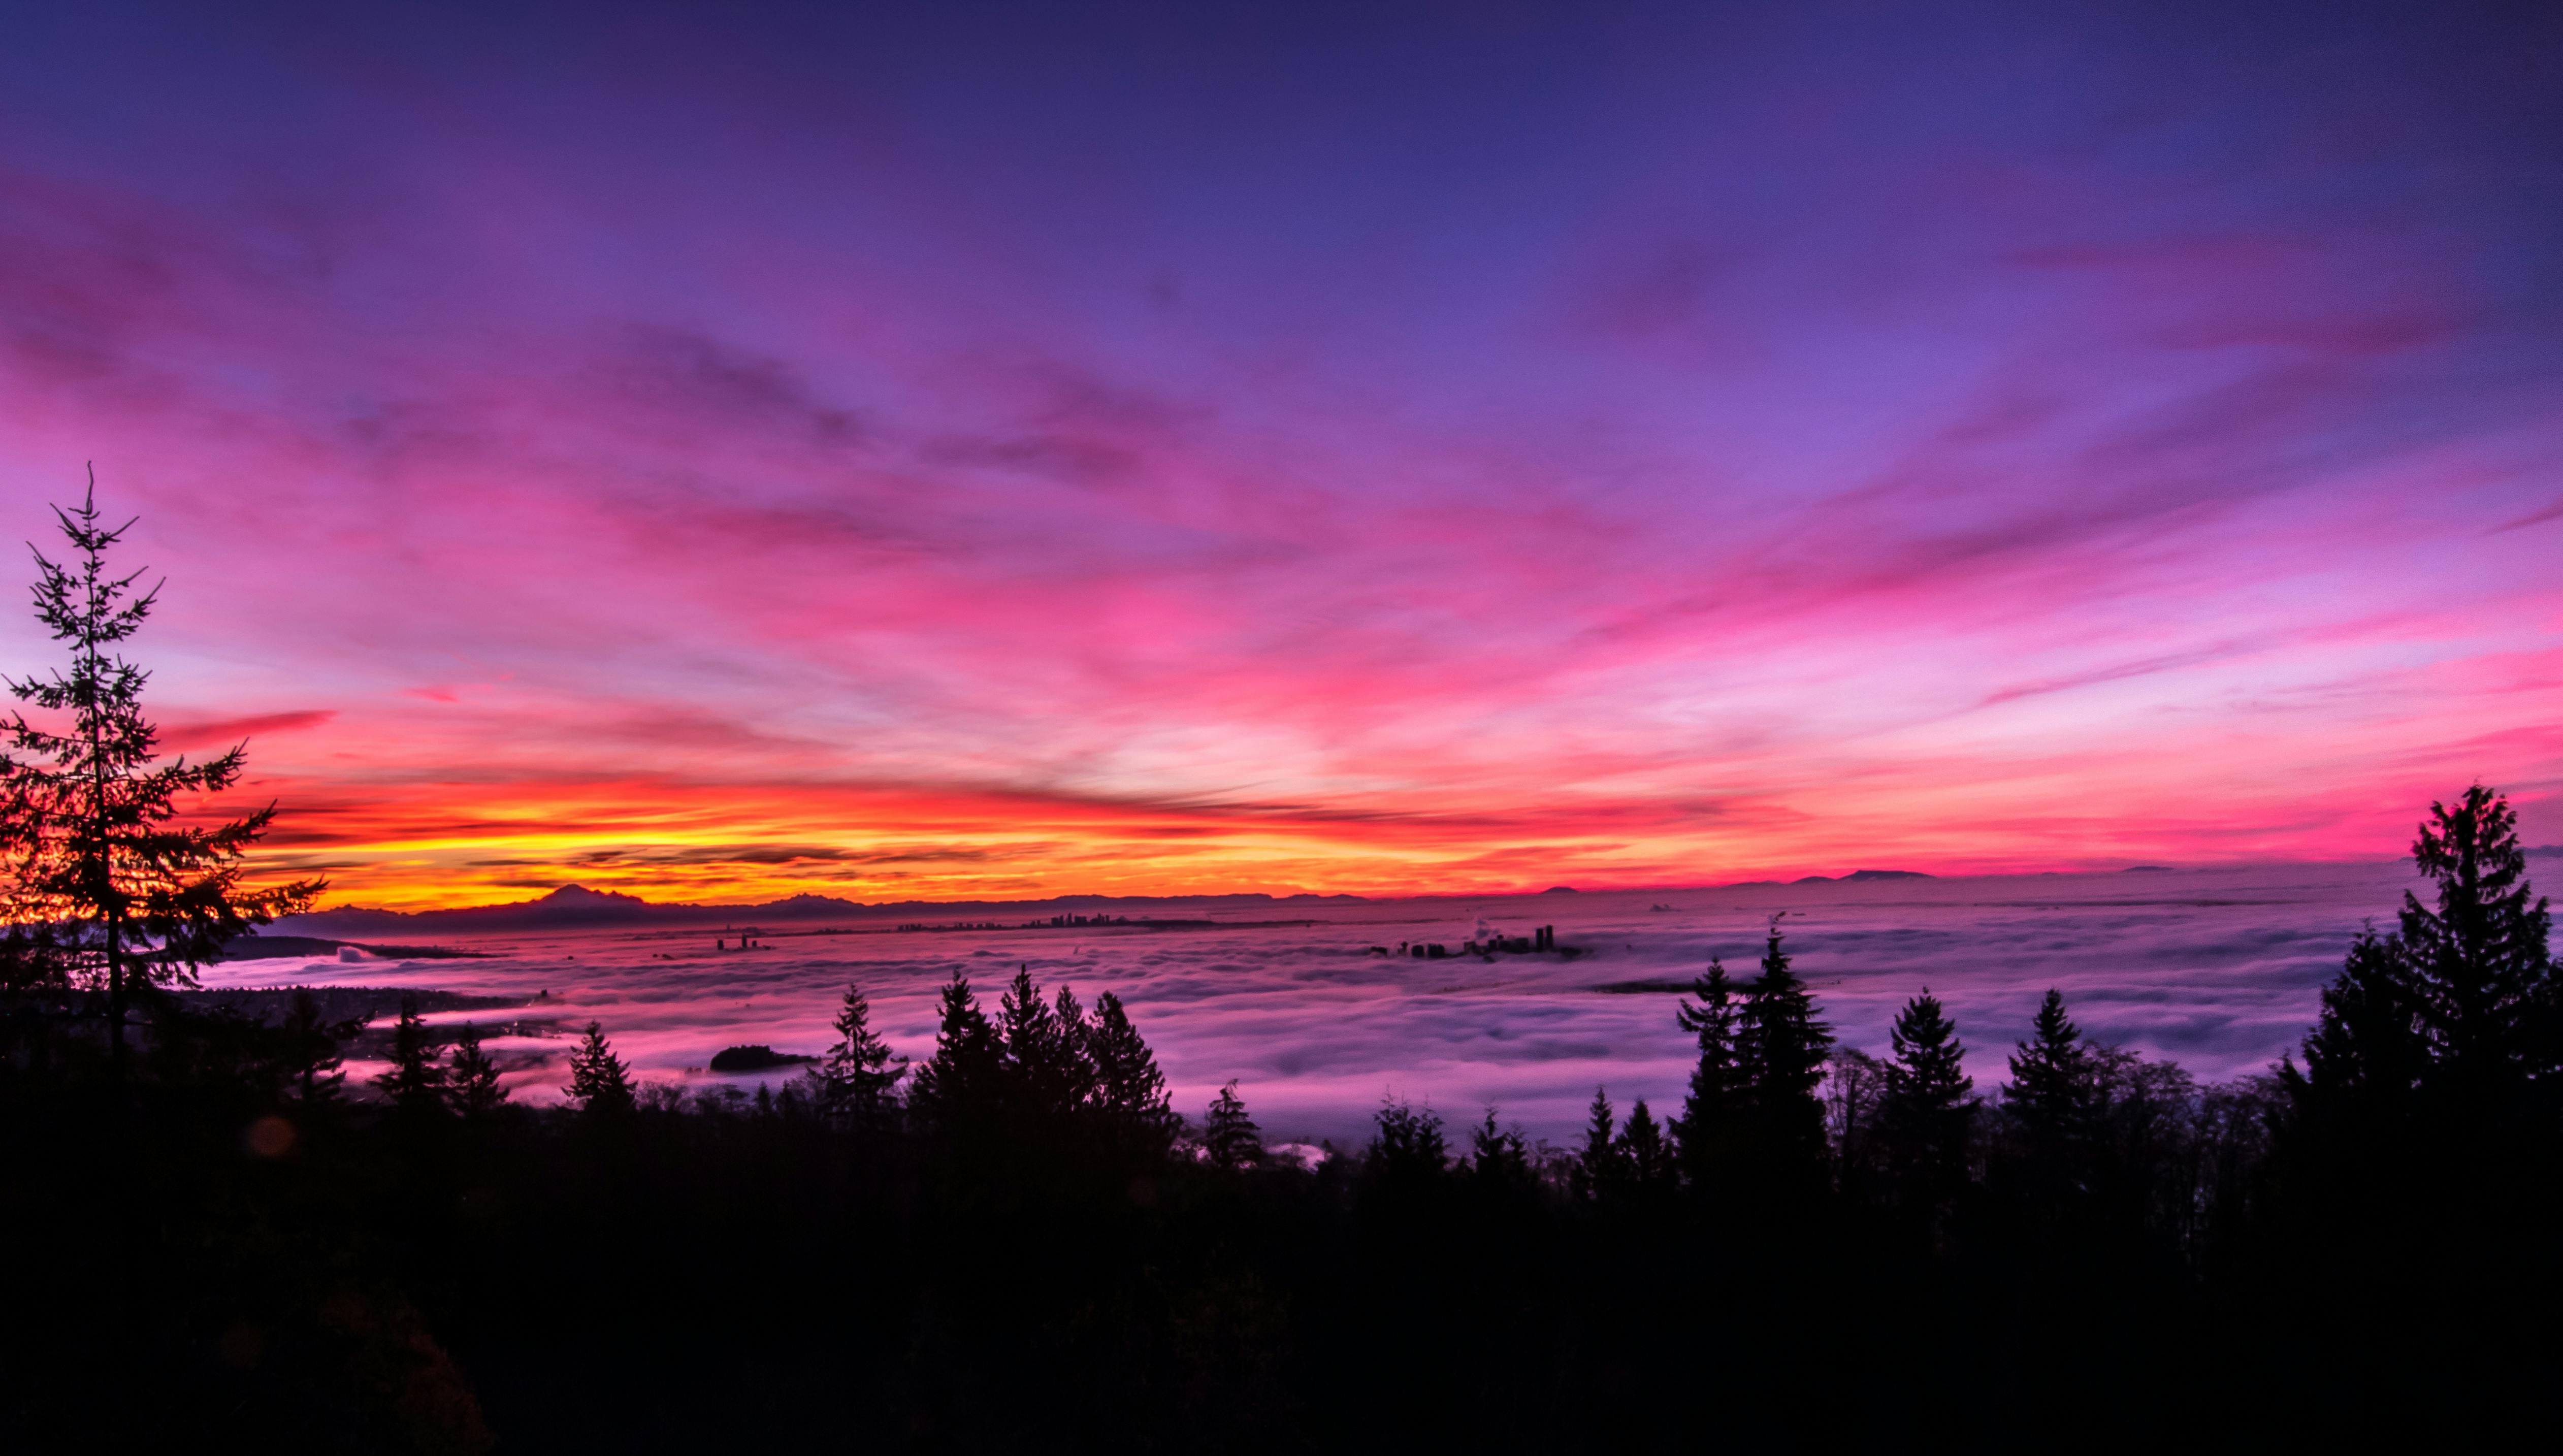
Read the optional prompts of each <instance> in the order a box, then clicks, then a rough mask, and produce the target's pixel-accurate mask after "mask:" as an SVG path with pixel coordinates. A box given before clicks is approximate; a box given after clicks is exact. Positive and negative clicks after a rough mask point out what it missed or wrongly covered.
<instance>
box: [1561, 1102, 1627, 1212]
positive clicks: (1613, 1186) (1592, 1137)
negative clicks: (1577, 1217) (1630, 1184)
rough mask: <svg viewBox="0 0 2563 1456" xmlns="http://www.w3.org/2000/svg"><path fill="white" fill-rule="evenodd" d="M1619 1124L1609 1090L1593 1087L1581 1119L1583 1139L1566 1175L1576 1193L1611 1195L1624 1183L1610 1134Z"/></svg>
mask: <svg viewBox="0 0 2563 1456" xmlns="http://www.w3.org/2000/svg"><path fill="white" fill-rule="evenodd" d="M1618 1126H1619V1121H1618V1118H1617V1116H1616V1115H1615V1114H1614V1113H1613V1112H1612V1110H1611V1089H1609V1088H1607V1087H1596V1088H1594V1089H1593V1105H1592V1107H1591V1108H1589V1109H1587V1110H1586V1113H1585V1118H1584V1141H1583V1143H1582V1144H1580V1145H1578V1146H1577V1148H1576V1149H1575V1165H1574V1167H1573V1169H1572V1170H1571V1171H1570V1173H1569V1176H1568V1184H1569V1188H1570V1190H1571V1191H1572V1192H1573V1193H1574V1194H1575V1196H1577V1197H1579V1198H1588V1199H1601V1198H1611V1197H1614V1196H1616V1195H1617V1194H1618V1193H1619V1191H1620V1189H1621V1187H1622V1186H1623V1185H1624V1184H1626V1183H1627V1181H1628V1177H1627V1170H1626V1169H1625V1168H1624V1167H1623V1166H1622V1159H1621V1156H1620V1144H1619V1140H1618V1139H1617V1138H1616V1137H1614V1136H1613V1130H1614V1129H1615V1128H1617V1127H1618Z"/></svg>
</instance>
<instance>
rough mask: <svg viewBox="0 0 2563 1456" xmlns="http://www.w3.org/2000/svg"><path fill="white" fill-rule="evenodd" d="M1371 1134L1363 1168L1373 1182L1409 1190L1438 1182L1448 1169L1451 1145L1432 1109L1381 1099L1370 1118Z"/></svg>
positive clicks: (1391, 1099) (1440, 1121) (1439, 1119)
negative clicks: (1420, 1185) (1409, 1188)
mask: <svg viewBox="0 0 2563 1456" xmlns="http://www.w3.org/2000/svg"><path fill="white" fill-rule="evenodd" d="M1371 1121H1372V1125H1373V1129H1374V1131H1373V1132H1372V1134H1371V1140H1370V1146H1369V1147H1367V1148H1365V1149H1364V1151H1363V1167H1364V1170H1365V1172H1366V1173H1367V1174H1368V1175H1369V1176H1370V1177H1371V1178H1372V1179H1374V1180H1377V1181H1385V1182H1386V1183H1388V1184H1390V1185H1392V1186H1402V1187H1411V1186H1415V1185H1418V1184H1422V1183H1427V1182H1431V1181H1433V1180H1435V1179H1438V1178H1440V1177H1441V1176H1442V1175H1443V1174H1444V1173H1445V1172H1448V1171H1449V1170H1450V1166H1451V1144H1450V1143H1449V1142H1448V1141H1447V1140H1446V1139H1445V1138H1444V1137H1443V1133H1442V1119H1441V1117H1440V1116H1439V1115H1437V1114H1436V1113H1435V1112H1434V1111H1433V1109H1432V1108H1430V1107H1423V1108H1418V1107H1415V1106H1413V1105H1412V1104H1410V1103H1407V1102H1405V1101H1403V1100H1401V1099H1398V1098H1393V1097H1392V1098H1384V1099H1382V1100H1381V1102H1380V1105H1379V1111H1378V1112H1376V1113H1374V1114H1372V1115H1371Z"/></svg>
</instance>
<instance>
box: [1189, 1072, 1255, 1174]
mask: <svg viewBox="0 0 2563 1456" xmlns="http://www.w3.org/2000/svg"><path fill="white" fill-rule="evenodd" d="M1202 1154H1203V1155H1204V1156H1205V1157H1207V1158H1209V1159H1210V1161H1211V1164H1212V1165H1213V1166H1215V1167H1228V1168H1245V1167H1254V1166H1256V1165H1257V1164H1259V1163H1261V1162H1263V1161H1264V1132H1263V1130H1262V1129H1261V1128H1258V1127H1256V1126H1255V1119H1253V1118H1251V1117H1249V1116H1247V1112H1246V1100H1245V1099H1244V1098H1241V1097H1239V1096H1238V1095H1237V1083H1236V1082H1235V1081H1233V1080H1232V1081H1231V1082H1230V1083H1229V1084H1228V1085H1227V1086H1226V1087H1223V1088H1221V1089H1220V1090H1219V1096H1217V1097H1214V1098H1212V1099H1211V1100H1210V1113H1209V1116H1207V1117H1205V1118H1204V1119H1203V1120H1202Z"/></svg>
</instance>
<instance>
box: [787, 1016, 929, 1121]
mask: <svg viewBox="0 0 2563 1456" xmlns="http://www.w3.org/2000/svg"><path fill="white" fill-rule="evenodd" d="M833 1024H834V1025H835V1027H836V1030H837V1043H836V1045H835V1046H832V1047H830V1048H829V1049H828V1053H827V1055H826V1056H824V1057H822V1058H821V1059H820V1061H819V1065H818V1066H816V1067H814V1068H812V1069H811V1071H810V1079H811V1083H812V1086H813V1088H814V1091H815V1094H816V1100H817V1102H818V1104H819V1106H820V1108H821V1110H823V1111H825V1112H827V1113H828V1114H830V1115H831V1116H834V1117H837V1118H840V1119H854V1120H858V1121H870V1120H872V1119H874V1118H877V1117H879V1116H880V1115H881V1114H882V1113H884V1112H885V1111H886V1110H887V1108H888V1107H889V1106H890V1100H891V1097H892V1095H893V1094H894V1092H895V1091H896V1089H897V1087H898V1082H899V1079H900V1078H902V1077H904V1076H906V1075H907V1058H905V1057H897V1058H893V1057H892V1056H891V1055H890V1050H889V1043H888V1042H886V1041H884V1040H882V1038H881V1035H880V1033H878V1032H876V1031H874V1030H873V1027H872V1003H871V1002H870V1001H868V1000H866V999H865V998H864V992H863V987H861V986H859V985H854V984H851V983H850V984H848V985H847V987H846V996H845V999H844V1001H842V1002H840V1003H839V1005H838V1007H837V1019H836V1021H835V1022H834V1023H833Z"/></svg>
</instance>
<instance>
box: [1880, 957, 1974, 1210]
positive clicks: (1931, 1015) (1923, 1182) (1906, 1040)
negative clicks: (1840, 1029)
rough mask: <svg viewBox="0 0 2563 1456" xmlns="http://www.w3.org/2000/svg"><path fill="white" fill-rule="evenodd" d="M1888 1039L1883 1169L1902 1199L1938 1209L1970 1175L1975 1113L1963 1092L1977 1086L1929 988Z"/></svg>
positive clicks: (1951, 1026)
mask: <svg viewBox="0 0 2563 1456" xmlns="http://www.w3.org/2000/svg"><path fill="white" fill-rule="evenodd" d="M1887 1037H1888V1041H1889V1043H1890V1045H1891V1046H1892V1047H1893V1049H1894V1056H1893V1059H1892V1060H1890V1061H1889V1062H1888V1063H1887V1065H1886V1090H1885V1097H1884V1099H1883V1101H1882V1103H1881V1104H1880V1106H1879V1109H1878V1112H1879V1124H1880V1127H1879V1130H1878V1131H1879V1134H1880V1137H1881V1138H1882V1140H1883V1142H1884V1144H1885V1153H1886V1163H1887V1168H1888V1174H1889V1176H1890V1177H1891V1178H1892V1179H1893V1181H1894V1184H1895V1186H1896V1188H1897V1190H1898V1193H1899V1195H1900V1196H1901V1197H1902V1198H1903V1199H1904V1200H1905V1201H1906V1202H1909V1203H1915V1204H1921V1205H1926V1206H1936V1205H1938V1204H1940V1203H1943V1202H1945V1201H1946V1200H1947V1199H1949V1198H1950V1197H1952V1196H1954V1195H1955V1194H1956V1193H1957V1191H1958V1190H1959V1189H1960V1188H1961V1187H1963V1186H1964V1185H1965V1183H1966V1178H1967V1135H1968V1125H1969V1124H1970V1123H1972V1122H1973V1121H1974V1119H1975V1113H1976V1104H1975V1101H1974V1099H1973V1098H1971V1097H1969V1096H1968V1094H1969V1093H1971V1092H1973V1091H1974V1090H1975V1085H1976V1084H1975V1080H1974V1079H1973V1078H1971V1077H1969V1076H1968V1075H1967V1071H1966V1047H1965V1045H1964V1044H1963V1043H1961V1042H1960V1041H1959V1040H1958V1028H1957V1026H1956V1024H1955V1023H1953V1022H1951V1021H1950V1020H1949V1018H1948V1016H1947V1014H1946V1013H1945V1012H1944V1011H1943V1010H1942V1008H1941V1005H1940V1000H1939V998H1938V997H1936V996H1934V995H1932V994H1931V992H1930V991H1929V989H1928V988H1925V989H1924V990H1923V992H1922V994H1920V995H1918V996H1915V997H1914V998H1912V999H1911V1000H1909V1001H1906V1002H1905V1003H1904V1009H1903V1010H1902V1011H1901V1012H1899V1013H1898V1014H1897V1015H1896V1018H1895V1024H1894V1026H1893V1027H1892V1028H1891V1029H1890V1030H1889V1031H1888V1033H1887Z"/></svg>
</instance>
